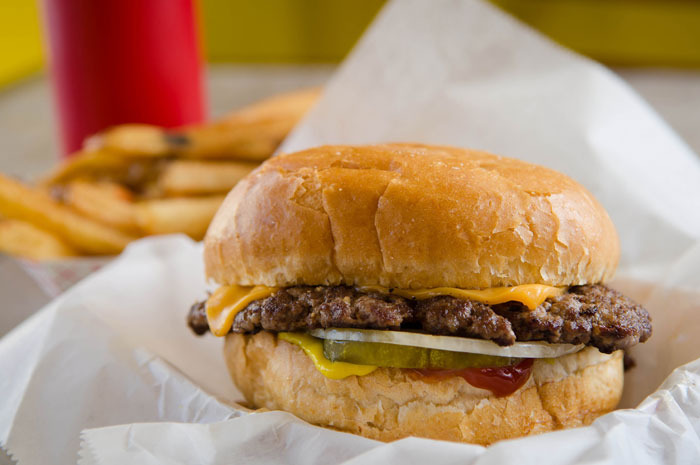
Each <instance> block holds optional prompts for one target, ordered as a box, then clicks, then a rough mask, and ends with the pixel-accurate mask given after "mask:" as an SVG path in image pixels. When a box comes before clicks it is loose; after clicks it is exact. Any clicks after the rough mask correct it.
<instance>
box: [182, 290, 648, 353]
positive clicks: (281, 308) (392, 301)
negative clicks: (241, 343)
mask: <svg viewBox="0 0 700 465" xmlns="http://www.w3.org/2000/svg"><path fill="white" fill-rule="evenodd" d="M204 304H205V302H198V303H196V304H194V305H193V306H192V308H191V309H190V313H189V315H188V318H187V321H188V324H189V326H190V327H191V328H192V329H193V330H194V332H195V333H197V334H204V333H205V332H206V331H208V329H209V326H208V324H207V319H206V314H205V311H204ZM332 327H336V328H337V327H342V328H370V329H392V330H398V329H413V330H423V331H425V332H428V333H430V334H443V335H451V336H464V337H475V338H481V339H488V340H491V341H494V342H495V343H497V344H499V345H502V346H507V345H511V344H513V343H514V342H515V341H547V342H551V343H569V344H586V345H591V346H594V347H597V348H598V349H599V350H600V351H601V352H605V353H611V352H613V351H615V350H618V349H625V348H628V347H631V346H633V345H635V344H637V343H639V342H644V341H646V340H647V339H648V338H649V336H651V318H650V317H649V313H648V312H647V311H646V310H645V309H644V308H643V307H641V306H640V305H639V304H637V303H635V302H633V301H632V300H630V299H629V298H627V297H625V296H624V295H622V294H620V293H619V292H617V291H615V290H613V289H610V288H608V287H606V286H603V285H600V284H596V285H586V286H574V287H571V288H569V290H568V292H566V293H565V294H563V295H561V296H558V297H551V298H549V299H547V300H546V301H545V302H544V303H542V305H540V306H539V307H537V308H536V309H534V310H530V309H529V308H527V307H526V306H525V305H523V304H521V303H519V302H507V303H503V304H497V305H487V304H484V303H481V302H477V301H474V300H463V299H458V298H455V297H450V296H439V297H432V298H430V299H426V300H414V299H407V298H404V297H399V296H396V295H387V294H381V293H378V292H372V291H370V292H363V291H360V290H358V289H356V288H353V287H347V286H329V287H326V286H316V287H309V286H297V287H289V288H285V289H280V290H279V291H277V292H275V293H274V294H273V295H271V296H269V297H266V298H264V299H260V300H256V301H254V302H251V303H250V304H248V306H247V307H246V308H245V309H243V310H242V311H240V312H239V313H238V314H237V315H236V317H235V319H234V321H233V326H232V328H231V331H233V332H236V333H253V332H257V331H259V330H267V331H305V330H309V329H314V328H332Z"/></svg>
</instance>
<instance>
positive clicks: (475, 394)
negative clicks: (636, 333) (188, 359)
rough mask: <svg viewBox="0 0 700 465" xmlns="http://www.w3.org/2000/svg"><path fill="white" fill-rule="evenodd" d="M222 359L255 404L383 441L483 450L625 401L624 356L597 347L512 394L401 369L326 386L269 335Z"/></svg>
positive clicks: (587, 418)
mask: <svg viewBox="0 0 700 465" xmlns="http://www.w3.org/2000/svg"><path fill="white" fill-rule="evenodd" d="M224 356H225V359H226V363H227V365H228V368H229V371H230V372H231V375H232V378H233V380H234V382H235V383H236V385H237V386H238V387H239V388H240V390H241V392H242V393H243V395H244V396H245V397H246V399H247V400H248V402H250V403H251V404H253V405H254V406H255V407H258V408H262V407H265V408H268V409H280V410H285V411H287V412H290V413H293V414H294V415H296V416H298V417H299V418H302V419H303V420H306V421H308V422H310V423H313V424H316V425H320V426H325V427H330V428H333V429H337V430H341V431H347V432H350V433H355V434H360V435H362V436H366V437H368V438H373V439H378V440H381V441H392V440H395V439H400V438H403V437H407V436H419V437H426V438H433V439H443V440H448V441H462V442H470V443H476V444H484V445H486V444H490V443H493V442H495V441H498V440H501V439H508V438H514V437H518V436H525V435H529V434H536V433H542V432H545V431H551V430H555V429H560V428H570V427H575V426H581V425H587V424H589V423H591V422H592V421H593V420H594V419H595V418H596V417H598V416H599V415H602V414H604V413H606V412H609V411H611V410H612V409H613V408H615V406H616V405H617V403H618V401H619V400H620V396H621V394H622V381H623V368H622V352H619V351H618V352H616V353H614V354H612V355H604V354H601V353H600V352H598V351H597V350H596V349H594V348H587V349H585V350H583V351H581V352H579V353H576V354H572V355H567V356H564V357H560V358H558V359H555V360H554V361H545V360H537V361H535V363H534V365H533V371H532V375H531V377H530V379H529V380H528V381H527V383H526V384H525V385H524V386H523V387H522V388H520V389H519V390H518V391H516V392H515V393H513V394H511V395H510V396H506V397H494V396H493V395H492V394H491V393H490V392H489V391H486V390H483V389H478V388H475V387H473V386H471V385H470V384H468V383H467V382H466V381H464V380H463V379H462V378H457V377H455V378H450V379H447V380H443V381H439V382H424V381H421V380H419V379H414V378H411V377H410V375H409V374H407V373H406V371H404V370H400V369H396V368H379V369H377V370H375V371H374V372H372V373H370V374H369V375H366V376H361V377H357V376H350V377H348V378H345V379H342V380H332V379H328V378H326V377H324V376H323V375H322V374H320V373H319V372H318V371H317V370H316V368H315V367H314V365H313V363H312V362H311V361H310V359H309V358H308V357H307V356H306V354H304V352H302V350H301V349H300V348H299V347H297V346H295V345H293V344H290V343H288V342H285V341H281V340H278V339H277V338H276V337H275V335H274V334H272V333H269V332H265V331H263V332H260V333H258V334H256V335H252V336H251V335H242V334H235V333H231V334H229V335H228V336H226V342H225V344H224Z"/></svg>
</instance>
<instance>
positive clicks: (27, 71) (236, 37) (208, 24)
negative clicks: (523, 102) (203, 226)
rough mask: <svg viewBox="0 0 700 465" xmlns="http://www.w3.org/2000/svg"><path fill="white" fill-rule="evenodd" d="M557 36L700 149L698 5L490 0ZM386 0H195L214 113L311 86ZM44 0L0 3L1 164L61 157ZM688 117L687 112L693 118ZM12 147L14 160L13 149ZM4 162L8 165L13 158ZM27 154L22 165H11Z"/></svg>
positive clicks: (659, 0) (31, 168) (41, 165)
mask: <svg viewBox="0 0 700 465" xmlns="http://www.w3.org/2000/svg"><path fill="white" fill-rule="evenodd" d="M492 3H495V4H496V5H498V6H499V7H501V8H503V9H505V10H506V11H508V12H510V13H511V14H513V15H514V16H515V17H517V18H519V19H521V20H522V21H524V22H526V23H528V24H530V25H532V26H533V27H535V28H537V29H538V30H540V31H541V32H543V33H544V34H546V35H548V36H549V37H551V38H552V39H554V40H556V41H557V42H559V43H561V44H563V45H565V46H567V47H570V48H572V49H573V50H576V51H578V52H580V53H582V54H584V55H587V56H589V57H591V58H593V59H595V60H598V61H600V62H602V63H604V64H606V65H608V66H611V67H613V68H614V69H615V70H616V71H618V72H619V73H620V74H621V75H622V76H623V77H625V78H626V79H627V80H628V81H630V83H631V84H632V85H633V86H634V87H635V88H637V90H638V91H640V92H641V93H642V95H644V96H645V97H646V98H647V99H648V100H650V102H651V103H652V104H653V105H654V106H655V107H656V108H657V109H658V110H659V111H660V112H661V113H662V115H663V116H664V117H666V119H667V120H669V122H670V123H671V124H672V125H673V126H674V128H675V129H676V130H677V131H679V132H680V133H681V135H682V136H684V137H685V138H686V140H688V141H689V142H690V143H691V145H692V146H694V147H695V148H696V150H697V149H698V148H699V147H700V135H698V133H700V131H696V130H695V123H696V119H695V118H694V117H695V116H697V114H696V113H695V112H694V111H693V110H694V108H693V107H694V103H697V102H698V101H699V100H698V99H700V96H699V95H700V83H699V78H698V77H697V76H698V71H697V70H698V69H700V2H698V1H695V0H493V1H492ZM383 4H384V1H383V0H334V1H332V2H328V1H324V0H261V1H256V2H249V1H241V0H200V1H199V2H195V9H196V16H197V18H196V21H197V23H198V25H199V35H200V36H201V39H200V40H201V45H202V49H203V55H204V58H205V60H206V62H207V63H208V64H209V66H208V73H207V75H206V86H205V87H206V94H205V95H206V96H207V99H208V100H207V103H206V104H205V111H206V112H207V114H208V115H209V116H219V115H221V114H223V113H225V112H227V111H229V110H231V109H233V108H236V107H238V106H240V105H243V104H246V103H250V102H253V101H255V100H256V99H259V98H261V97H263V96H265V95H268V94H270V93H274V92H278V91H282V90H287V89H294V88H297V87H300V86H303V85H318V84H321V83H323V82H324V81H325V80H326V79H327V78H328V77H329V76H330V74H331V72H332V70H333V67H334V65H335V64H337V63H339V62H340V61H341V60H342V58H343V57H344V56H345V55H346V54H347V53H348V51H349V50H350V49H351V48H352V45H353V44H354V43H355V41H356V40H357V38H358V37H359V36H360V35H361V34H362V31H363V30H364V29H365V27H366V26H367V25H368V24H369V23H370V22H371V20H372V18H373V17H374V16H375V15H376V13H377V12H378V11H379V10H380V9H381V7H382V5H383ZM40 10H41V2H37V1H33V0H3V1H2V2H0V56H2V57H3V59H2V60H1V61H0V137H2V140H3V141H4V144H5V147H6V149H7V150H5V151H4V153H3V154H2V155H0V159H1V160H0V171H3V172H11V173H13V174H16V175H21V176H33V175H38V174H40V173H42V172H45V171H46V170H47V169H48V168H49V164H50V163H51V162H52V160H53V159H52V158H51V157H52V156H54V155H55V154H56V152H57V150H58V149H57V147H58V146H59V144H58V143H57V142H56V131H55V129H54V126H53V125H52V117H53V114H54V113H53V112H52V110H51V103H50V102H51V100H50V96H49V95H47V92H48V91H47V90H46V85H45V82H44V81H43V76H44V70H45V67H46V61H47V60H46V55H47V53H46V49H45V47H44V46H43V45H45V44H46V40H45V39H46V37H45V34H42V29H43V28H42V22H41V19H40V16H41V15H40ZM689 113H690V114H689ZM10 153H11V154H12V155H10ZM9 158H11V159H12V161H10V160H8V159H9ZM17 159H22V160H23V161H22V166H18V165H17Z"/></svg>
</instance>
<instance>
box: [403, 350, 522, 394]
mask: <svg viewBox="0 0 700 465" xmlns="http://www.w3.org/2000/svg"><path fill="white" fill-rule="evenodd" d="M532 363H533V360H532V359H531V358H526V359H524V360H522V361H521V362H520V363H518V364H517V365H510V366H504V367H489V368H463V369H460V370H434V369H411V371H412V372H414V373H415V374H417V375H419V376H421V377H423V378H426V381H430V380H434V381H439V380H443V379H447V378H452V377H455V376H459V377H460V378H462V379H464V380H465V381H466V382H467V383H469V384H471V385H472V386H474V387H478V388H481V389H488V390H489V391H491V392H493V394H494V395H495V396H496V397H504V396H507V395H510V394H512V393H514V392H515V391H517V390H518V389H520V387H521V386H522V385H523V384H525V382H526V381H527V380H528V378H529V377H530V373H531V372H532Z"/></svg>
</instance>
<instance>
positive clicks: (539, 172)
mask: <svg viewBox="0 0 700 465" xmlns="http://www.w3.org/2000/svg"><path fill="white" fill-rule="evenodd" d="M618 257H619V244H618V239H617V233H616V232H615V228H614V226H613V224H612V222H611V221H610V218H609V217H608V215H607V213H606V212H605V210H604V209H603V208H602V207H601V206H600V204H599V203H598V202H597V201H596V200H595V199H594V198H593V196H592V195H591V194H590V193H589V192H588V191H587V190H586V189H585V188H583V187H582V186H581V185H579V184H577V183H576V182H575V181H573V180H572V179H570V178H568V177H567V176H565V175H563V174H561V173H557V172H555V171H552V170H549V169H546V168H543V167H541V166H536V165H532V164H529V163H525V162H522V161H519V160H513V159H509V158H502V157H497V156H495V155H490V154H488V153H484V152H478V151H474V150H462V149H457V148H452V147H434V146H425V145H415V144H413V145H412V144H390V145H375V146H361V147H351V146H325V147H319V148H315V149H311V150H307V151H304V152H298V153H294V154H289V155H280V156H278V157H274V158H272V159H270V160H268V161H267V162H265V163H264V164H263V165H262V166H261V167H260V168H259V169H257V170H255V171H254V172H253V173H251V175H249V176H248V177H247V178H245V179H244V180H243V181H241V182H240V183H239V184H238V185H237V186H236V187H235V188H234V189H233V190H232V191H231V193H230V194H229V196H228V197H227V199H226V201H225V202H224V204H223V205H222V207H221V208H220V209H219V212H218V213H217V215H216V217H215V218H214V220H213V222H212V224H211V226H210V228H209V231H208V233H207V237H206V239H205V263H206V270H207V274H208V276H210V277H212V278H213V279H215V280H216V281H217V282H219V283H221V284H241V285H253V284H264V285H268V286H280V287H282V286H290V285H296V284H310V285H315V284H319V285H335V284H348V285H353V284H359V285H367V284H381V285H383V286H387V287H399V288H430V287H440V286H452V287H459V288H465V289H475V288H488V287H495V286H513V285H518V284H530V283H542V284H549V285H573V284H584V283H597V282H600V281H604V280H606V279H608V278H610V277H611V275H612V274H613V272H614V270H615V268H616V266H617V260H618Z"/></svg>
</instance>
